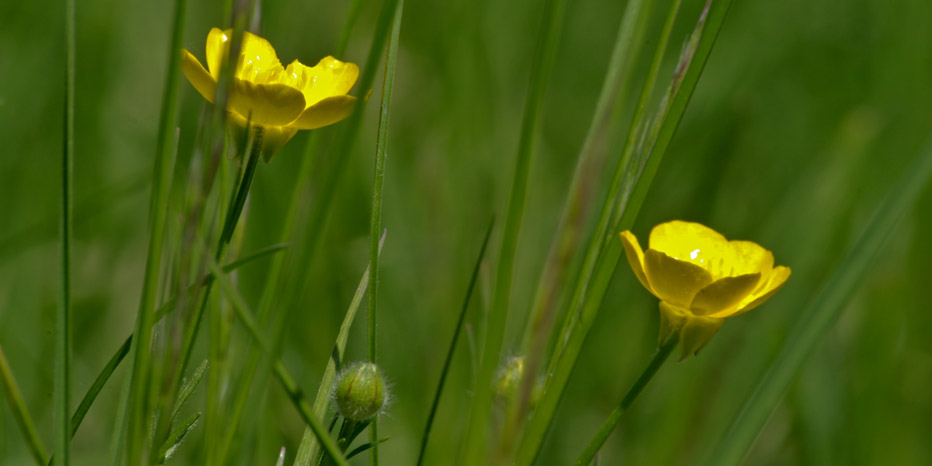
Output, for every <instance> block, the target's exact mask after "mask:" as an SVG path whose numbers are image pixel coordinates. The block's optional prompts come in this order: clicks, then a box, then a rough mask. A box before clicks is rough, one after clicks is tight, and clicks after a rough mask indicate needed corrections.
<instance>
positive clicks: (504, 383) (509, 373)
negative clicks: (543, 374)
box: [492, 356, 524, 398]
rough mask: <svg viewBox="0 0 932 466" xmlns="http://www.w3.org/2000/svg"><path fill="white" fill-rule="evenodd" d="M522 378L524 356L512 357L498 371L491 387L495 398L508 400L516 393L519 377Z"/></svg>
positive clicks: (519, 383) (519, 384) (519, 382)
mask: <svg viewBox="0 0 932 466" xmlns="http://www.w3.org/2000/svg"><path fill="white" fill-rule="evenodd" d="M523 376H524V356H513V357H511V358H510V359H508V362H507V363H505V365H504V366H503V367H502V368H501V369H499V370H498V374H496V376H495V381H494V383H493V385H492V388H493V390H494V391H495V396H497V397H499V398H508V397H510V396H512V395H514V394H517V393H518V388H519V387H520V386H521V377H523Z"/></svg>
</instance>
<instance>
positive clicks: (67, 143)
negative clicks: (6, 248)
mask: <svg viewBox="0 0 932 466" xmlns="http://www.w3.org/2000/svg"><path fill="white" fill-rule="evenodd" d="M74 3H75V2H74V0H65V101H64V106H65V118H64V148H63V150H62V158H61V188H62V192H61V230H60V234H61V270H60V272H61V276H60V278H61V283H60V286H61V288H60V290H61V294H60V295H59V303H58V309H57V312H56V316H55V322H56V325H55V392H54V406H55V410H54V413H55V415H54V417H55V451H56V452H58V455H57V457H58V459H57V461H56V464H59V465H65V466H67V465H68V464H70V463H71V313H72V310H71V237H72V233H73V230H74V225H73V219H72V211H73V209H74V207H73V205H72V192H73V191H74V88H75V54H76V50H75V48H76V45H75V19H74V16H75V13H74V9H75V5H74Z"/></svg>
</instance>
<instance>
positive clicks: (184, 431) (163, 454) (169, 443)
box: [157, 366, 203, 464]
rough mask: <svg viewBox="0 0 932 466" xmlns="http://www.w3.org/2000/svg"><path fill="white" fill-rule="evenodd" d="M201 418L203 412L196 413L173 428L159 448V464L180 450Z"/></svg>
mask: <svg viewBox="0 0 932 466" xmlns="http://www.w3.org/2000/svg"><path fill="white" fill-rule="evenodd" d="M202 367H203V366H202ZM200 419H201V413H194V414H192V415H191V416H190V417H188V418H187V419H185V420H184V422H182V423H181V424H178V426H177V427H175V428H174V429H172V431H171V433H170V434H168V440H166V441H165V444H164V445H162V448H160V449H159V458H158V463H157V464H163V463H165V460H167V459H168V458H171V457H172V455H174V454H175V451H176V450H178V447H179V446H181V442H183V441H184V439H185V437H187V436H188V434H190V433H191V431H192V430H194V427H195V426H196V425H197V421H198V420H200Z"/></svg>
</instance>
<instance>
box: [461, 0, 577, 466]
mask: <svg viewBox="0 0 932 466" xmlns="http://www.w3.org/2000/svg"><path fill="white" fill-rule="evenodd" d="M565 11H566V0H548V1H547V2H546V4H545V6H544V10H543V15H542V22H541V27H540V38H539V40H538V42H537V46H536V47H535V50H534V56H533V59H532V62H531V70H530V80H529V83H528V94H527V100H526V101H525V107H524V116H523V119H522V123H521V136H520V140H519V142H518V151H517V156H516V160H515V171H514V178H513V180H512V185H511V193H510V195H509V199H508V210H507V211H506V214H505V227H504V231H503V232H502V245H501V250H500V252H499V262H498V271H497V273H496V277H495V291H494V294H493V296H494V297H493V301H492V309H491V312H490V313H489V318H488V324H487V328H486V336H485V344H484V345H483V349H482V353H481V356H480V362H479V373H478V376H477V377H476V393H475V396H474V397H473V400H472V408H471V410H470V413H469V427H468V428H467V431H466V444H465V448H464V452H465V464H467V465H479V464H485V463H486V460H487V458H486V456H487V452H488V441H489V439H488V435H487V434H488V432H489V429H488V427H489V426H488V422H489V413H490V412H491V405H492V391H491V384H492V377H493V375H494V374H495V370H496V369H497V367H498V363H499V357H500V354H501V351H502V346H503V344H504V338H505V323H506V321H507V319H508V308H509V304H510V301H511V284H512V280H513V279H514V265H515V253H516V251H517V248H518V236H519V235H520V232H521V223H522V219H523V217H524V207H525V206H524V204H525V199H526V197H527V187H528V173H529V171H530V167H531V157H532V155H533V152H534V150H533V149H534V138H535V137H536V136H537V126H538V122H539V121H540V113H541V112H540V107H541V102H542V101H543V98H544V93H545V92H544V91H545V90H546V88H547V82H548V81H549V80H550V75H551V72H552V71H553V65H554V62H555V61H556V54H557V46H558V45H559V42H560V34H561V30H562V27H563V20H564V19H565V18H564V16H565V15H564V12H565Z"/></svg>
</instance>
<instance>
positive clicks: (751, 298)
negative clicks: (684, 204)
mask: <svg viewBox="0 0 932 466" xmlns="http://www.w3.org/2000/svg"><path fill="white" fill-rule="evenodd" d="M621 242H622V244H624V248H625V255H627V256H628V263H629V264H630V265H631V270H632V271H634V275H635V276H637V278H638V281H640V282H641V284H642V285H644V288H647V290H648V291H650V292H651V293H652V294H653V295H654V296H656V297H658V298H660V342H661V345H660V349H659V350H658V351H657V354H655V355H654V357H653V359H651V361H650V363H649V364H648V365H647V368H645V369H644V372H642V373H641V375H640V376H639V377H638V379H637V380H636V381H635V382H634V385H632V386H631V389H630V390H628V393H626V394H625V397H624V398H622V400H621V402H620V403H618V406H617V407H615V409H614V410H613V411H612V412H611V414H609V416H608V419H606V420H605V422H604V423H603V424H602V427H601V428H600V429H599V430H598V432H596V434H595V436H594V437H592V440H590V441H589V444H588V445H586V448H585V449H584V450H583V452H582V453H581V454H580V455H579V458H578V459H577V460H576V466H586V465H589V464H590V463H592V459H593V458H594V457H595V455H596V453H597V452H598V451H599V449H600V448H602V445H604V444H605V441H606V440H607V439H608V437H609V435H611V433H612V431H613V430H615V426H617V425H618V422H619V421H621V417H622V416H623V415H624V413H625V412H626V411H627V410H628V408H630V407H631V404H632V403H634V400H635V399H637V397H638V395H639V394H640V393H641V391H642V390H643V389H644V387H645V386H646V385H647V383H648V382H650V380H651V379H652V378H653V377H654V374H656V373H657V371H658V370H659V369H660V366H661V365H663V363H664V361H666V360H667V357H668V356H669V355H670V353H671V352H672V351H673V349H674V348H675V347H676V345H677V344H680V345H681V348H680V360H681V361H682V360H683V359H686V358H688V357H689V356H692V355H695V354H696V353H698V352H699V350H700V349H702V348H703V347H704V346H705V345H706V344H708V343H709V340H711V339H712V337H713V336H715V333H716V332H718V329H719V328H721V326H722V323H723V322H724V321H725V319H726V318H728V317H733V316H736V315H738V314H742V313H745V312H747V311H750V310H751V309H754V308H755V307H757V306H760V305H761V304H762V303H763V302H764V301H766V300H768V299H769V298H770V297H771V296H773V294H774V293H776V292H777V291H778V290H779V289H780V287H782V286H783V284H784V283H785V282H786V279H787V278H789V277H790V269H789V267H784V266H782V265H778V266H776V267H774V265H773V254H772V253H771V252H770V251H768V250H766V249H764V248H763V247H761V246H760V245H758V244H757V243H752V242H750V241H728V240H727V239H725V237H724V236H722V235H721V234H720V233H718V232H717V231H715V230H713V229H711V228H709V227H706V226H704V225H700V224H698V223H691V222H683V221H680V220H674V221H672V222H667V223H661V224H660V225H657V226H655V227H654V229H653V230H651V232H650V239H649V240H648V248H647V251H644V250H643V249H641V245H640V244H639V243H638V239H637V238H636V237H635V236H634V235H633V234H632V233H631V232H630V231H627V230H625V231H623V232H621Z"/></svg>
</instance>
